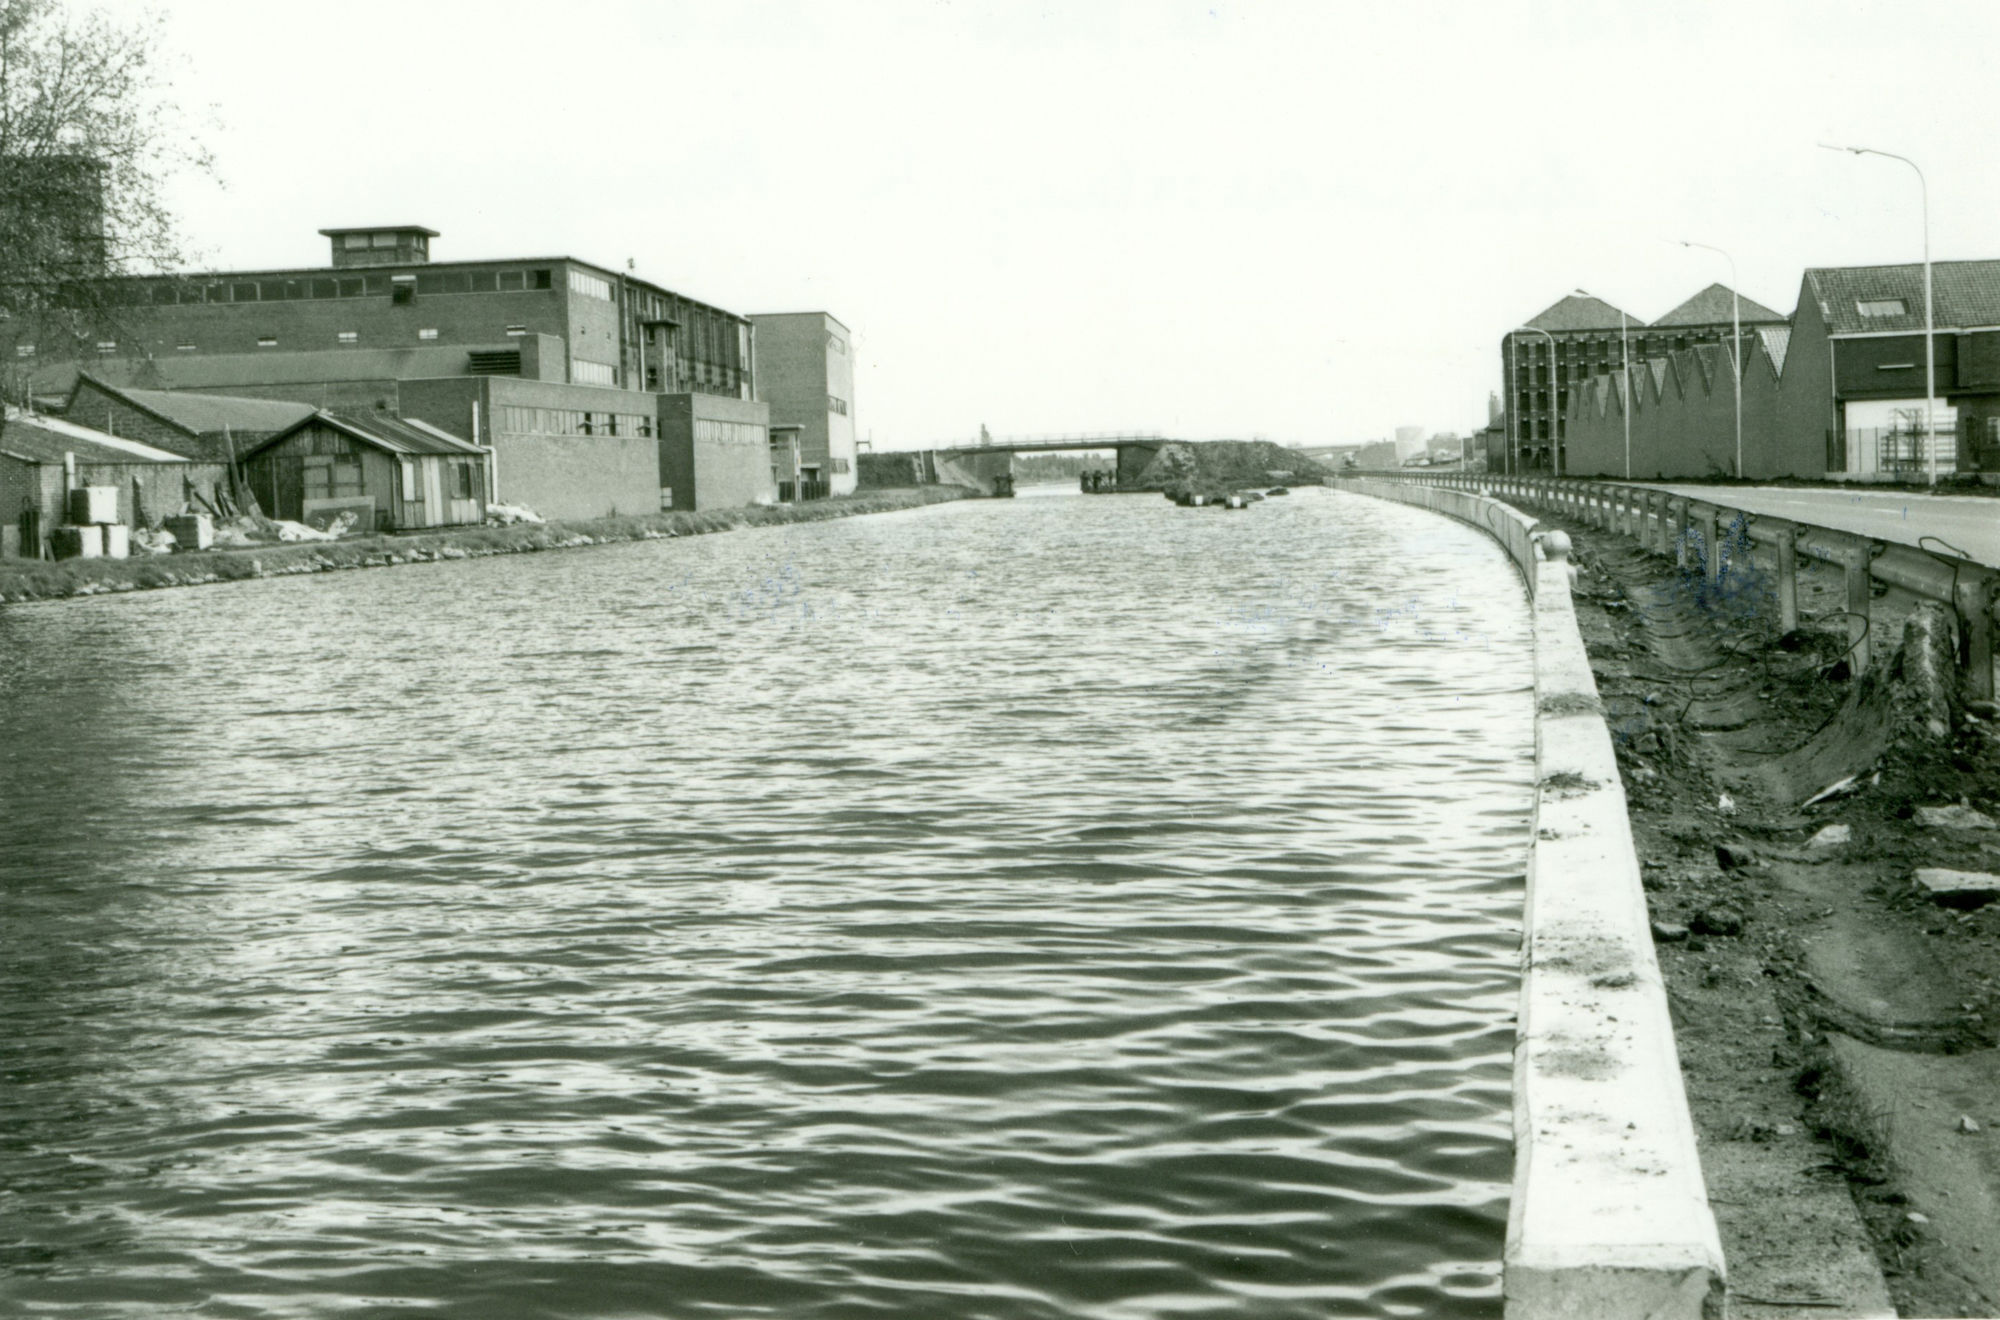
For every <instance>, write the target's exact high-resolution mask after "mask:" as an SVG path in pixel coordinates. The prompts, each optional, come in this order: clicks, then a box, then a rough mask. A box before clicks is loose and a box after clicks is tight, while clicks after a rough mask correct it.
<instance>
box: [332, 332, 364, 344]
mask: <svg viewBox="0 0 2000 1320" xmlns="http://www.w3.org/2000/svg"><path fill="white" fill-rule="evenodd" d="M336 337H337V338H338V339H339V340H340V342H341V343H343V344H358V343H360V342H361V332H360V331H359V330H342V331H341V332H340V333H339V335H338V336H336Z"/></svg>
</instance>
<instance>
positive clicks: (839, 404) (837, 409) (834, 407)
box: [826, 394, 847, 417]
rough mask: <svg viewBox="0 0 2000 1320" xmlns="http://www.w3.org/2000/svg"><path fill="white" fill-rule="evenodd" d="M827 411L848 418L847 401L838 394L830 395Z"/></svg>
mask: <svg viewBox="0 0 2000 1320" xmlns="http://www.w3.org/2000/svg"><path fill="white" fill-rule="evenodd" d="M826 410H827V411H828V412H833V413H839V414H840V415H841V416H842V417H845V416H847V400H845V399H843V398H841V397H840V396H839V395H837V394H829V395H827V396H826Z"/></svg>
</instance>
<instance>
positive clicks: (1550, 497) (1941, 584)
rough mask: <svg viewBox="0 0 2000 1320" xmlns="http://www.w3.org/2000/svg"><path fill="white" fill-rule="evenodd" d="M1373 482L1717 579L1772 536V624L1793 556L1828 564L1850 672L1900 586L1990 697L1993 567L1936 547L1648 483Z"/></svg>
mask: <svg viewBox="0 0 2000 1320" xmlns="http://www.w3.org/2000/svg"><path fill="white" fill-rule="evenodd" d="M1346 475H1350V476H1362V475H1365V476H1367V477H1370V478H1372V479H1375V480H1378V481H1379V480H1388V481H1401V482H1408V483H1411V484H1415V485H1422V486H1441V487H1445V488H1448V489H1452V490H1465V491H1476V492H1478V493H1481V494H1485V495H1489V496H1491V497H1493V498H1496V499H1501V500H1505V501H1507V502H1508V503H1510V504H1514V505H1515V506H1517V507H1526V508H1531V509H1544V510H1548V511H1550V512H1553V513H1558V514H1562V515H1563V516H1565V517H1571V518H1575V519H1577V520H1578V521H1580V522H1583V523H1584V524H1586V525H1588V526H1592V527H1596V528H1599V529H1601V530H1603V531H1607V532H1616V533H1620V534H1622V535H1625V536H1630V537H1632V538H1633V539H1634V540H1636V541H1638V542H1639V544H1640V545H1641V546H1643V547H1644V548H1646V549H1647V550H1650V551H1652V552H1653V553H1655V554H1659V555H1668V556H1672V557H1673V558H1674V559H1675V560H1676V562H1677V563H1679V564H1680V566H1681V567H1683V568H1689V567H1693V568H1695V569H1697V570H1698V571H1700V572H1701V573H1703V574H1704V575H1705V576H1706V577H1707V579H1708V580H1709V582H1710V583H1712V584H1715V585H1717V586H1721V585H1722V583H1723V580H1724V578H1725V576H1726V575H1727V574H1728V573H1730V572H1731V570H1732V568H1734V569H1736V570H1737V571H1739V572H1740V571H1741V569H1742V565H1741V563H1740V561H1739V562H1732V561H1734V560H1738V557H1739V556H1741V555H1742V554H1743V553H1744V552H1747V551H1748V550H1750V549H1752V548H1755V547H1757V546H1760V545H1763V544H1767V543H1768V544H1769V546H1770V547H1771V549H1772V552H1773V558H1774V559H1775V561H1776V562H1775V569H1776V586H1777V596H1778V615H1779V619H1778V622H1779V626H1780V628H1781V629H1782V630H1783V631H1785V632H1791V631H1792V630H1794V629H1796V628H1797V627H1798V626H1799V588H1798V559H1799V556H1801V555H1804V556H1805V557H1806V558H1808V559H1813V560H1817V561H1819V562H1821V563H1825V564H1831V565H1833V566H1835V567H1837V568H1839V569H1840V570H1841V573H1842V575H1843V578H1844V581H1845V586H1846V597H1847V599H1846V610H1845V614H1846V617H1847V637H1848V645H1849V651H1848V656H1847V662H1848V667H1849V668H1850V669H1851V670H1852V671H1853V673H1854V676H1855V677H1857V678H1858V677H1860V676H1861V675H1862V674H1863V673H1864V672H1866V670H1867V669H1868V666H1869V663H1870V661H1871V658H1872V657H1871V655H1870V649H1871V648H1870V638H1869V628H1870V624H1871V618H1872V615H1871V609H1870V605H1871V602H1872V601H1873V598H1874V590H1873V585H1872V584H1873V583H1875V582H1882V583H1886V584H1888V585H1890V586H1893V587H1900V588H1901V589H1903V590H1904V591H1907V592H1909V593H1910V594H1911V595H1913V596H1916V597H1917V598H1919V599H1921V600H1928V601H1935V602H1937V603H1938V604H1940V605H1943V606H1944V607H1945V608H1946V609H1948V610H1950V611H1951V612H1952V614H1953V616H1954V618H1955V619H1956V620H1957V624H1958V660H1959V664H1960V666H1961V667H1962V668H1963V669H1964V670H1965V677H1966V685H1967V689H1968V691H1969V693H1970V695H1972V696H1973V697H1975V698H1977V699H1979V700H1982V701H1991V700H1993V695H1994V690H1995V683H1994V674H1993V660H1994V656H1993V637H1994V632H1995V628H1996V617H1995V595H1996V593H2000V568H1996V567H1994V566H1992V565H1988V564H1982V563H1979V562H1978V561H1976V560H1972V559H1967V558H1964V557H1962V556H1959V555H1954V554H1947V553H1945V552H1943V551H1942V550H1928V549H1922V548H1919V547H1918V546H1912V545H1905V544H1903V543H1902V542H1899V541H1884V540H1881V539H1879V538H1876V537H1871V536H1864V535H1861V534H1860V533H1857V532H1848V531H1841V530H1839V529H1838V528H1833V527H1822V526H1819V525H1818V524H1815V523H1808V522H1801V521H1799V520H1797V519H1795V518H1780V517H1777V516H1775V515H1772V514H1768V513H1753V512H1751V511H1750V510H1748V509H1738V508H1735V507H1733V506H1732V505H1730V504H1729V503H1727V502H1726V501H1723V500H1709V499H1698V498H1695V497H1694V496H1690V495H1676V494H1674V493H1672V492H1671V491H1665V490H1660V489H1657V488H1655V487H1651V486H1638V485H1631V484H1627V483H1624V482H1610V481H1592V480H1587V479H1584V478H1581V477H1550V476H1505V475H1499V474H1494V473H1452V472H1369V473H1365V474H1363V473H1349V474H1346Z"/></svg>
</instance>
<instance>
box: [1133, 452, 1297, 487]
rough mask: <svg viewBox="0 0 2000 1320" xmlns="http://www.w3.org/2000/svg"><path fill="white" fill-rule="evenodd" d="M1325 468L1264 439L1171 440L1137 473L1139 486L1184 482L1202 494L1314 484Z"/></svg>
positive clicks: (1136, 484) (1167, 485)
mask: <svg viewBox="0 0 2000 1320" xmlns="http://www.w3.org/2000/svg"><path fill="white" fill-rule="evenodd" d="M1327 475H1328V471H1327V469H1326V468H1324V467H1322V466H1321V465H1320V464H1318V463H1315V462H1314V461H1313V460H1312V459H1310V458H1307V457H1305V456H1304V455H1303V454H1301V453H1299V452H1298V451H1297V450H1295V449H1287V448H1285V447H1284V446H1283V445H1274V444H1272V443H1271V442H1269V441H1268V440H1200V441H1179V440H1176V441H1173V442H1171V443H1169V444H1165V445H1162V446H1161V447H1160V450H1159V452H1158V453H1156V454H1154V455H1153V459H1152V461H1151V462H1150V463H1148V464H1147V465H1146V466H1145V468H1144V469H1143V470H1142V471H1141V472H1140V474H1139V479H1138V480H1137V482H1133V483H1127V484H1128V485H1129V486H1132V487H1134V488H1136V489H1140V490H1167V489H1169V488H1172V487H1179V486H1186V487H1189V488H1190V489H1193V490H1196V491H1200V492H1201V493H1203V494H1211V495H1213V494H1227V493H1229V492H1230V491H1235V490H1250V489H1258V490H1262V489H1266V488H1269V487H1271V486H1297V485H1318V484H1319V482H1320V480H1321V479H1322V478H1323V477H1325V476H1327Z"/></svg>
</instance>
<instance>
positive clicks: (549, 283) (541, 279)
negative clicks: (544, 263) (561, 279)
mask: <svg viewBox="0 0 2000 1320" xmlns="http://www.w3.org/2000/svg"><path fill="white" fill-rule="evenodd" d="M528 273H529V274H530V275H531V276H533V277H534V285H533V287H535V288H537V289H553V288H555V287H556V286H555V281H554V279H553V278H551V276H550V275H549V272H547V271H545V270H535V271H529V272H528Z"/></svg>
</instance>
